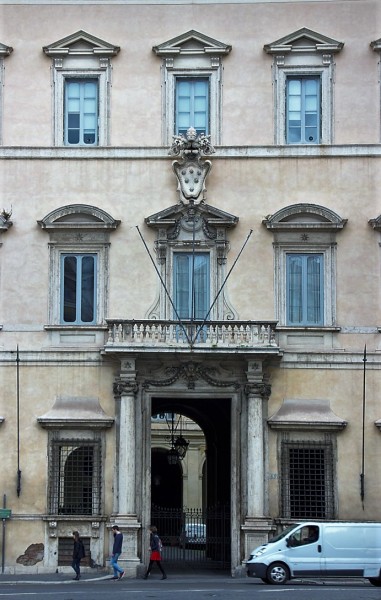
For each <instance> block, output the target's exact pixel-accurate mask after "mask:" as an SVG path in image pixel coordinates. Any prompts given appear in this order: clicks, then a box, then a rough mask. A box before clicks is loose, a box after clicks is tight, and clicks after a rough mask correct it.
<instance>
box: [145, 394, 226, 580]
mask: <svg viewBox="0 0 381 600" xmlns="http://www.w3.org/2000/svg"><path fill="white" fill-rule="evenodd" d="M157 413H161V414H163V413H164V414H173V413H176V414H178V413H180V414H182V415H185V416H186V417H188V418H189V419H192V420H193V421H195V422H196V423H197V424H198V425H199V426H200V427H201V429H202V431H203V433H204V436H205V452H203V457H202V460H203V461H204V462H203V464H201V463H200V476H201V477H202V497H201V498H200V499H199V503H198V506H189V505H186V503H185V499H186V500H187V501H190V498H189V495H188V494H185V496H186V498H184V494H183V487H184V485H185V483H186V482H187V477H188V474H187V473H183V464H182V461H178V462H177V463H174V464H170V463H169V462H168V460H167V459H168V450H166V449H165V448H153V449H152V454H151V522H152V524H155V525H156V526H157V528H158V531H159V534H160V537H161V539H162V542H163V545H164V550H163V553H164V558H165V561H166V562H167V563H169V564H170V565H171V567H172V568H173V567H179V568H182V569H183V568H186V567H192V568H194V567H196V566H197V568H213V569H215V568H220V569H229V568H230V564H231V560H230V555H231V537H230V530H231V511H230V504H231V490H230V487H231V476H230V463H231V459H230V449H231V433H230V430H231V400H230V398H204V397H200V398H197V397H195V398H192V399H184V398H157V397H154V398H152V414H153V415H156V414H157ZM184 435H185V438H186V437H187V436H186V432H184ZM195 451H196V452H199V449H197V448H196V449H195ZM199 453H200V452H199ZM198 458H199V459H201V457H198ZM172 463H173V461H172ZM191 484H192V482H190V485H191Z"/></svg>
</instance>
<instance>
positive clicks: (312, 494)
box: [281, 442, 334, 519]
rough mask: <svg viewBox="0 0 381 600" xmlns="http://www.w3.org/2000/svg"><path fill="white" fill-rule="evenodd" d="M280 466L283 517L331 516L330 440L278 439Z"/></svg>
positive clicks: (332, 514)
mask: <svg viewBox="0 0 381 600" xmlns="http://www.w3.org/2000/svg"><path fill="white" fill-rule="evenodd" d="M281 470H282V475H281V498H282V513H283V517H285V518H292V519H330V518H333V517H334V464H333V448H332V443H330V442H326V443H323V442H282V453H281Z"/></svg>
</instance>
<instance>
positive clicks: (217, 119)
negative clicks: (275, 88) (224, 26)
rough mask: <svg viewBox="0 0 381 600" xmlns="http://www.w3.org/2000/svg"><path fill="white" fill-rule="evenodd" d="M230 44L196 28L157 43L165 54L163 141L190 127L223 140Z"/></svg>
mask: <svg viewBox="0 0 381 600" xmlns="http://www.w3.org/2000/svg"><path fill="white" fill-rule="evenodd" d="M230 50H231V46H228V45H226V44H223V43H222V42H218V41H217V40H214V39H212V38H209V37H207V36H205V35H203V34H201V33H198V32H197V31H194V30H192V31H188V32H187V33H184V34H183V35H180V36H178V37H176V38H173V39H171V40H169V41H168V42H164V43H163V44H160V45H159V46H154V47H153V51H154V52H155V54H156V55H157V56H161V57H163V69H162V72H163V85H162V90H163V97H162V102H163V116H164V118H163V132H162V133H163V143H164V144H170V143H171V142H172V136H173V135H175V134H176V135H178V134H181V133H182V134H184V133H185V132H186V131H187V129H189V127H194V128H195V129H196V130H197V133H198V134H200V133H206V134H207V135H211V138H212V142H213V143H214V144H220V143H221V106H222V64H221V59H222V57H223V56H225V55H227V54H229V52H230Z"/></svg>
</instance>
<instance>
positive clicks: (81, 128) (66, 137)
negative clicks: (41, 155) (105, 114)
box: [64, 77, 99, 148]
mask: <svg viewBox="0 0 381 600" xmlns="http://www.w3.org/2000/svg"><path fill="white" fill-rule="evenodd" d="M74 82H77V83H78V84H80V90H81V93H80V98H79V103H80V110H79V115H80V116H79V127H78V129H79V141H78V143H71V142H69V137H70V136H69V129H72V127H70V126H69V125H70V123H69V118H70V117H69V115H70V111H69V96H68V94H69V85H70V84H72V83H74ZM90 82H91V83H94V84H95V86H96V88H95V89H96V93H95V105H96V109H95V113H94V120H95V128H94V142H92V143H86V141H85V140H84V139H83V141H81V140H82V137H83V138H84V137H85V132H84V131H85V120H86V113H85V106H84V105H85V97H84V89H83V88H84V87H85V85H86V83H90ZM64 87H65V91H64V145H65V146H75V147H76V148H78V147H79V146H84V147H85V148H88V147H89V146H98V138H99V131H98V129H99V80H98V78H95V79H92V78H90V77H86V78H85V79H80V78H78V77H75V78H74V79H70V78H68V77H66V78H65V83H64ZM82 92H83V93H82Z"/></svg>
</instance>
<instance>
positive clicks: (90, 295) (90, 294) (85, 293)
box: [81, 256, 95, 323]
mask: <svg viewBox="0 0 381 600" xmlns="http://www.w3.org/2000/svg"><path fill="white" fill-rule="evenodd" d="M94 289H95V269H94V257H93V256H83V257H82V281H81V321H82V323H91V322H92V321H93V320H94Z"/></svg>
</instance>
